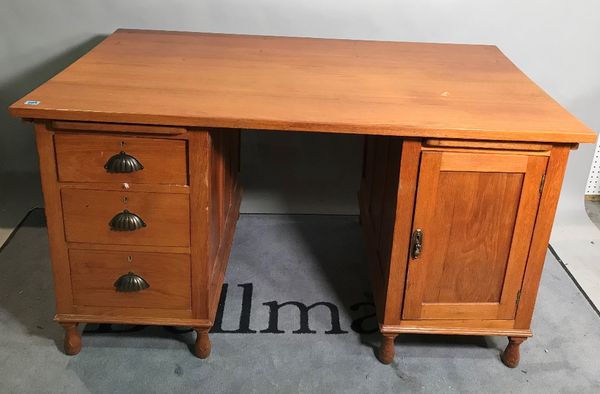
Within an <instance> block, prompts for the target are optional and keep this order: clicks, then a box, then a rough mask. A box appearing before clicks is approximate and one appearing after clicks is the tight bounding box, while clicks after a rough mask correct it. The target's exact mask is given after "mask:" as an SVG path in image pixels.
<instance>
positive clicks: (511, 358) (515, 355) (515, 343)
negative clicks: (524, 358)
mask: <svg viewBox="0 0 600 394" xmlns="http://www.w3.org/2000/svg"><path fill="white" fill-rule="evenodd" d="M526 339H527V338H525V337H508V345H507V346H506V349H505V350H504V352H503V353H502V356H501V357H500V358H501V359H502V362H503V363H504V365H506V366H507V367H509V368H516V367H517V366H518V365H519V360H520V359H521V352H520V350H519V347H520V346H521V344H522V343H523V341H525V340H526Z"/></svg>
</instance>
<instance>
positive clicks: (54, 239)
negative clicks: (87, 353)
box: [35, 123, 73, 313]
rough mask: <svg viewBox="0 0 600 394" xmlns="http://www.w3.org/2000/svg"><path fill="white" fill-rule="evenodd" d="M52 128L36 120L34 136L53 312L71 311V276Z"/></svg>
mask: <svg viewBox="0 0 600 394" xmlns="http://www.w3.org/2000/svg"><path fill="white" fill-rule="evenodd" d="M53 134H54V133H53V132H51V131H49V130H48V129H47V128H46V126H45V125H44V124H40V123H36V125H35V140H36V144H37V151H38V157H39V161H40V176H41V180H42V192H43V193H44V212H45V214H46V225H47V226H48V246H49V249H50V258H51V260H52V276H53V279H54V299H55V301H56V313H71V312H72V308H73V299H72V296H71V278H70V275H69V272H70V269H69V257H68V254H67V248H66V245H65V242H64V234H65V229H64V223H63V211H62V203H61V199H60V190H59V187H58V180H57V175H56V161H55V156H54V143H53Z"/></svg>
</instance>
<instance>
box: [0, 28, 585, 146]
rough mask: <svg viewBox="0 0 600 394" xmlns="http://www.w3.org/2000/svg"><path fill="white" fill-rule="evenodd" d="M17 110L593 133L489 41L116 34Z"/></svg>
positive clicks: (401, 130) (443, 133)
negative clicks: (445, 42)
mask: <svg viewBox="0 0 600 394" xmlns="http://www.w3.org/2000/svg"><path fill="white" fill-rule="evenodd" d="M149 64H150V65H152V66H151V67H148V65H149ZM26 101H39V103H38V104H37V105H29V104H25V102H26ZM11 113H12V114H13V115H14V116H19V117H23V118H35V119H52V120H63V121H65V120H67V121H84V122H108V123H133V124H152V125H169V126H197V127H228V128H247V129H271V130H298V131H319V132H336V133H340V132H344V133H360V134H386V135H398V136H406V137H410V136H412V137H428V138H454V139H477V140H501V141H533V142H569V143H577V142H593V141H595V139H596V136H595V134H594V133H593V132H592V131H591V130H590V129H589V128H587V127H586V126H585V125H583V124H582V123H581V122H580V121H578V120H577V119H575V118H574V117H573V116H572V115H570V114H569V113H568V112H567V111H566V110H565V109H563V108H562V107H561V106H560V105H559V104H558V103H556V102H555V101H554V100H553V99H552V98H550V97H549V96H548V95H547V94H546V93H545V92H544V91H542V90H541V89H540V88H539V87H538V86H536V85H535V84H534V83H533V82H532V81H531V80H529V79H528V78H527V77H526V76H525V75H524V74H523V73H522V72H521V71H519V69H518V68H517V67H515V66H514V65H513V64H512V63H511V62H510V61H509V60H508V59H507V58H506V57H505V56H504V55H503V54H502V53H501V52H500V50H498V48H496V47H494V46H486V45H458V44H424V43H400V42H377V41H357V40H331V39H311V38H290V37H266V36H244V35H227V34H209V33H183V32H159V31H140V30H118V31H117V32H115V33H113V34H112V35H111V36H109V37H108V38H107V39H106V40H104V41H103V42H102V43H101V44H100V45H98V46H97V47H96V48H94V49H93V50H92V51H91V52H90V53H88V54H87V55H85V56H83V57H82V58H80V59H79V60H78V61H76V62H75V63H74V64H72V65H71V66H70V67H68V68H67V69H66V70H64V71H63V72H61V73H60V74H58V75H57V76H55V77H54V78H52V79H51V80H50V81H48V82H46V83H45V84H43V85H42V86H41V87H39V88H37V89H35V90H34V91H32V92H31V93H29V94H28V95H26V96H25V97H23V98H22V99H20V100H18V101H17V102H15V103H14V104H13V105H12V106H11Z"/></svg>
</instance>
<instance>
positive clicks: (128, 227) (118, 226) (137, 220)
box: [108, 210, 146, 231]
mask: <svg viewBox="0 0 600 394" xmlns="http://www.w3.org/2000/svg"><path fill="white" fill-rule="evenodd" d="M108 225H109V226H110V229H111V230H113V231H135V230H139V229H141V228H142V227H146V223H144V221H143V220H142V218H141V217H139V216H138V215H136V214H135V213H133V212H129V211H128V210H124V211H123V212H120V213H118V214H116V215H115V217H113V218H112V219H111V220H110V222H109V223H108Z"/></svg>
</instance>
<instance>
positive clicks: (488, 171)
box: [403, 152, 547, 319]
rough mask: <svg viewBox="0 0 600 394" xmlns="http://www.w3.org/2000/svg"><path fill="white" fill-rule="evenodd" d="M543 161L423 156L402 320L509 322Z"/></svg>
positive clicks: (496, 156) (472, 155)
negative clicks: (415, 250) (415, 241)
mask: <svg viewBox="0 0 600 394" xmlns="http://www.w3.org/2000/svg"><path fill="white" fill-rule="evenodd" d="M546 160H547V159H546V157H544V156H527V155H517V154H491V153H464V152H461V153H457V152H424V153H423V154H422V160H421V168H420V175H419V185H418V191H417V202H416V208H415V216H414V222H413V231H416V230H418V229H419V230H421V232H422V251H421V254H420V256H418V257H417V258H412V257H411V259H410V261H409V270H408V278H407V288H406V298H405V305H404V311H403V317H404V318H405V319H448V318H454V319H456V318H462V319H512V318H513V317H514V313H515V311H516V299H517V294H518V291H519V290H520V287H521V282H522V278H523V272H524V269H525V263H526V260H527V254H528V250H529V243H530V241H531V235H532V231H533V224H534V219H535V213H536V212H537V207H538V202H539V189H540V184H541V180H542V176H543V174H544V171H545V167H546Z"/></svg>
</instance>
